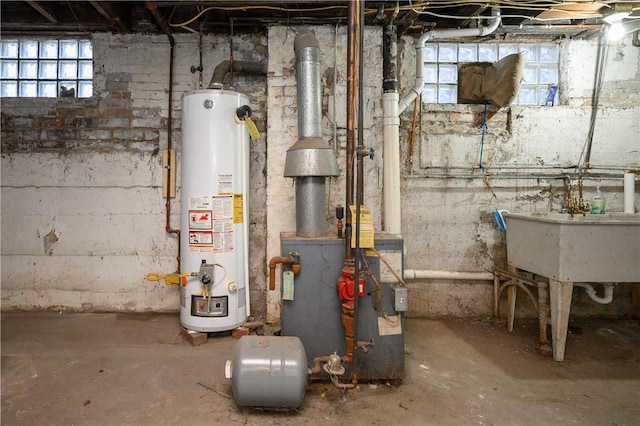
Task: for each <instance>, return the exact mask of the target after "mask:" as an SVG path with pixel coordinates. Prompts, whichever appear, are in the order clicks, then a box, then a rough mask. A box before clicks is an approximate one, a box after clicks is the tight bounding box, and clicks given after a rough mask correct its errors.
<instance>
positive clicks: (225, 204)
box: [212, 195, 233, 219]
mask: <svg viewBox="0 0 640 426" xmlns="http://www.w3.org/2000/svg"><path fill="white" fill-rule="evenodd" d="M212 202H213V206H212V207H213V208H212V210H213V217H214V219H233V195H217V196H216V195H214V196H213V197H212Z"/></svg>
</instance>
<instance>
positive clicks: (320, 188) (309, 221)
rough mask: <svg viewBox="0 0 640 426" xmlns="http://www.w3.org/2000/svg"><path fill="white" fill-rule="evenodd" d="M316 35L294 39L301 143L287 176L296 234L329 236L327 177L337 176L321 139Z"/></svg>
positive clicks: (335, 165) (287, 167)
mask: <svg viewBox="0 0 640 426" xmlns="http://www.w3.org/2000/svg"><path fill="white" fill-rule="evenodd" d="M319 46H320V45H319V43H318V39H317V38H316V36H315V34H313V33H312V32H310V31H303V32H300V33H299V34H298V35H297V36H296V38H295V40H294V50H295V54H296V85H297V91H298V141H297V142H296V143H295V144H293V146H291V148H289V150H288V151H287V157H286V160H285V166H284V176H285V177H293V178H295V182H296V235H297V236H298V237H304V238H313V237H322V236H325V235H326V232H327V229H326V227H327V226H326V218H325V215H326V211H327V196H326V182H325V181H326V177H327V176H338V174H339V170H338V163H337V161H336V156H335V153H334V151H333V150H332V149H331V147H330V146H329V144H327V143H325V142H324V141H323V140H322V127H321V124H322V98H321V90H320V89H321V86H320V47H319Z"/></svg>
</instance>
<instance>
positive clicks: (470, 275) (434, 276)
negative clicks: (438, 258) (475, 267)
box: [403, 269, 494, 281]
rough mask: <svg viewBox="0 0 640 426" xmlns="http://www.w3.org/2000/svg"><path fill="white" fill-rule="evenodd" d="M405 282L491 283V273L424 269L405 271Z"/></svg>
mask: <svg viewBox="0 0 640 426" xmlns="http://www.w3.org/2000/svg"><path fill="white" fill-rule="evenodd" d="M403 278H404V279H405V280H468V281H493V278H494V276H493V273H492V272H464V271H463V272H459V271H438V270H424V269H405V270H404V274H403Z"/></svg>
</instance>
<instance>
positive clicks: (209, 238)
mask: <svg viewBox="0 0 640 426" xmlns="http://www.w3.org/2000/svg"><path fill="white" fill-rule="evenodd" d="M211 244H213V232H211V231H189V245H195V246H197V245H211Z"/></svg>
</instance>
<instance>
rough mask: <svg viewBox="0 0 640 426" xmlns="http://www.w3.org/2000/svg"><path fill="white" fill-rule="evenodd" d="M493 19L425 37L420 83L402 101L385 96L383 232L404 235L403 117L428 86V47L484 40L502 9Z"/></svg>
mask: <svg viewBox="0 0 640 426" xmlns="http://www.w3.org/2000/svg"><path fill="white" fill-rule="evenodd" d="M491 13H492V15H493V18H492V19H491V21H490V23H489V25H488V26H486V27H479V28H465V29H450V30H435V31H428V32H426V33H425V34H423V35H422V36H421V37H420V38H419V39H418V42H417V43H416V81H415V85H414V86H413V88H411V90H410V91H409V93H408V94H407V95H405V96H404V97H403V98H402V100H399V96H398V93H396V92H389V93H384V94H383V96H382V99H383V114H384V115H383V154H382V158H383V178H382V183H383V194H382V200H383V205H384V207H383V218H384V220H383V231H384V232H388V233H390V234H394V235H400V234H402V220H401V218H402V211H401V208H400V114H402V112H403V111H404V110H405V109H407V107H408V106H409V105H411V103H412V102H413V101H414V100H415V99H416V98H417V97H418V96H420V94H421V93H422V89H423V87H424V78H423V71H422V67H423V62H424V53H423V51H424V45H425V43H426V42H427V40H431V39H450V38H458V37H474V36H477V37H482V36H486V35H489V34H491V33H492V32H494V31H495V30H496V29H497V28H498V26H499V25H500V22H501V19H500V9H498V8H493V9H492V10H491Z"/></svg>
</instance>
